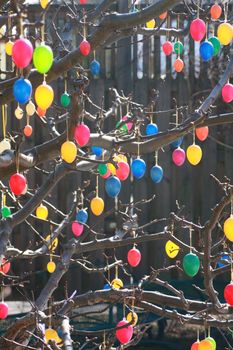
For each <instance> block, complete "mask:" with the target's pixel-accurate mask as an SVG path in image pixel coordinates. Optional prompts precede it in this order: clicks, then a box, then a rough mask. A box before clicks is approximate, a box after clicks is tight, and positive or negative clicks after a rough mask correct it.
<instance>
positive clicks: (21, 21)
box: [19, 15, 23, 37]
mask: <svg viewBox="0 0 233 350" xmlns="http://www.w3.org/2000/svg"><path fill="white" fill-rule="evenodd" d="M19 27H20V28H19V32H20V36H21V37H22V36H23V19H22V15H21V16H20V19H19Z"/></svg>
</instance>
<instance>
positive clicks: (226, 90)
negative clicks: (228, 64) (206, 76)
mask: <svg viewBox="0 0 233 350" xmlns="http://www.w3.org/2000/svg"><path fill="white" fill-rule="evenodd" d="M222 98H223V101H224V102H227V103H230V102H232V101H233V85H232V84H230V83H227V84H225V85H224V86H223V88H222Z"/></svg>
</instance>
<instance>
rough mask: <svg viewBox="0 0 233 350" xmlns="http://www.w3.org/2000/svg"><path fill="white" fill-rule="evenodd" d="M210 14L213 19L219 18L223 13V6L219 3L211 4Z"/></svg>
mask: <svg viewBox="0 0 233 350" xmlns="http://www.w3.org/2000/svg"><path fill="white" fill-rule="evenodd" d="M210 15H211V18H212V19H219V17H221V15H222V8H221V6H219V5H218V4H214V5H213V6H211V9H210Z"/></svg>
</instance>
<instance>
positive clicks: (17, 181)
mask: <svg viewBox="0 0 233 350" xmlns="http://www.w3.org/2000/svg"><path fill="white" fill-rule="evenodd" d="M9 186H10V189H11V192H12V193H14V194H15V195H16V196H20V195H21V194H23V192H24V190H25V188H26V186H27V180H26V178H25V177H24V176H23V175H22V174H19V173H16V174H13V175H11V177H10V181H9Z"/></svg>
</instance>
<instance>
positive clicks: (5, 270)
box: [0, 258, 11, 275]
mask: <svg viewBox="0 0 233 350" xmlns="http://www.w3.org/2000/svg"><path fill="white" fill-rule="evenodd" d="M10 268H11V263H10V262H9V261H8V262H6V259H4V258H3V259H2V265H1V266H0V273H4V274H5V275H6V274H7V273H8V272H9V271H10Z"/></svg>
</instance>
